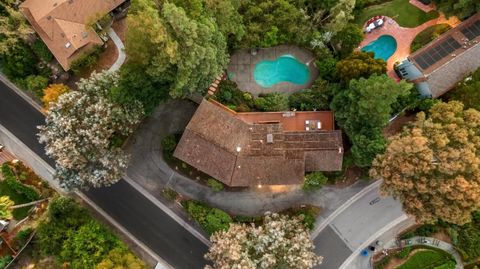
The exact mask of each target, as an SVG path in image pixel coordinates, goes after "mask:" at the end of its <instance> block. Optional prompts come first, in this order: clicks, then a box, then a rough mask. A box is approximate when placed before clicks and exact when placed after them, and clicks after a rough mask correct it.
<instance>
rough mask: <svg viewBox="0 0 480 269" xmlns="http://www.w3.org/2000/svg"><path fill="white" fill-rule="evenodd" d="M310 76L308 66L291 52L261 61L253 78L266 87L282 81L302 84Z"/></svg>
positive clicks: (254, 71)
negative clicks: (270, 59) (271, 59)
mask: <svg viewBox="0 0 480 269" xmlns="http://www.w3.org/2000/svg"><path fill="white" fill-rule="evenodd" d="M309 76H310V70H309V69H308V66H306V65H305V64H303V63H302V62H300V61H299V60H297V59H296V58H295V57H294V56H293V55H290V54H285V55H282V56H280V57H278V58H277V59H275V60H273V61H268V60H263V61H260V62H259V63H257V64H256V65H255V69H254V70H253V79H254V80H255V82H256V83H257V84H258V85H260V86H262V87H264V88H269V87H272V86H273V85H275V84H277V83H280V82H290V83H294V84H300V85H302V84H305V83H307V82H308V78H309Z"/></svg>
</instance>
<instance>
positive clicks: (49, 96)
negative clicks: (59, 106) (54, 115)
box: [42, 84, 70, 110]
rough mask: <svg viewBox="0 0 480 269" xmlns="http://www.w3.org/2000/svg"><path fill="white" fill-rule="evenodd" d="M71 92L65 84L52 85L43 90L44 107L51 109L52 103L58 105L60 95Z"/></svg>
mask: <svg viewBox="0 0 480 269" xmlns="http://www.w3.org/2000/svg"><path fill="white" fill-rule="evenodd" d="M69 91H70V88H68V87H67V86H65V85H64V84H50V85H49V86H48V87H47V88H45V89H43V97H42V102H43V107H44V108H45V109H46V110H49V109H50V106H51V105H52V103H56V102H57V100H58V97H60V95H62V94H64V93H67V92H69Z"/></svg>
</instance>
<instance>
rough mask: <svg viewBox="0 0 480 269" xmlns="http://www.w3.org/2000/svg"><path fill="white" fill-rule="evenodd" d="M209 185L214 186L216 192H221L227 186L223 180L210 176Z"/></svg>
mask: <svg viewBox="0 0 480 269" xmlns="http://www.w3.org/2000/svg"><path fill="white" fill-rule="evenodd" d="M207 185H208V186H209V187H210V188H212V190H213V191H214V192H219V191H221V190H223V189H224V188H225V186H224V185H223V183H222V182H220V181H218V180H216V179H214V178H209V179H208V180H207Z"/></svg>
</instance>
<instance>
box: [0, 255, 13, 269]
mask: <svg viewBox="0 0 480 269" xmlns="http://www.w3.org/2000/svg"><path fill="white" fill-rule="evenodd" d="M12 260H13V258H12V256H10V255H7V256H3V257H1V258H0V268H6V267H7V265H8V264H9V263H10V262H11V261H12Z"/></svg>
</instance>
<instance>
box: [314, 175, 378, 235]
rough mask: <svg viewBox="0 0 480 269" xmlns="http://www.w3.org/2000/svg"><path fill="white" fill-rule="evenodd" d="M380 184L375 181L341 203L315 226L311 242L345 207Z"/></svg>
mask: <svg viewBox="0 0 480 269" xmlns="http://www.w3.org/2000/svg"><path fill="white" fill-rule="evenodd" d="M380 184H382V180H381V179H380V180H376V181H375V182H373V183H372V184H370V185H368V186H366V187H365V188H363V189H362V190H360V191H359V192H357V193H356V194H355V195H354V196H352V197H350V199H348V200H347V201H346V202H345V203H343V204H342V205H341V206H340V207H338V208H337V209H336V210H335V211H333V212H332V213H331V214H330V215H328V217H327V218H325V220H323V221H322V222H321V223H320V224H319V225H317V227H316V228H315V229H314V230H313V232H312V233H311V234H310V238H311V239H312V240H314V239H315V238H317V236H318V235H319V234H320V232H321V231H322V230H323V229H325V227H327V226H328V225H329V224H330V222H332V220H333V219H334V218H336V217H337V216H338V215H340V213H342V212H343V211H344V210H345V209H346V208H347V207H349V206H350V205H352V204H353V203H354V202H355V201H357V200H358V199H360V197H362V196H363V195H364V194H365V193H367V192H369V191H371V190H372V189H374V188H376V187H378V186H379V185H380Z"/></svg>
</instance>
